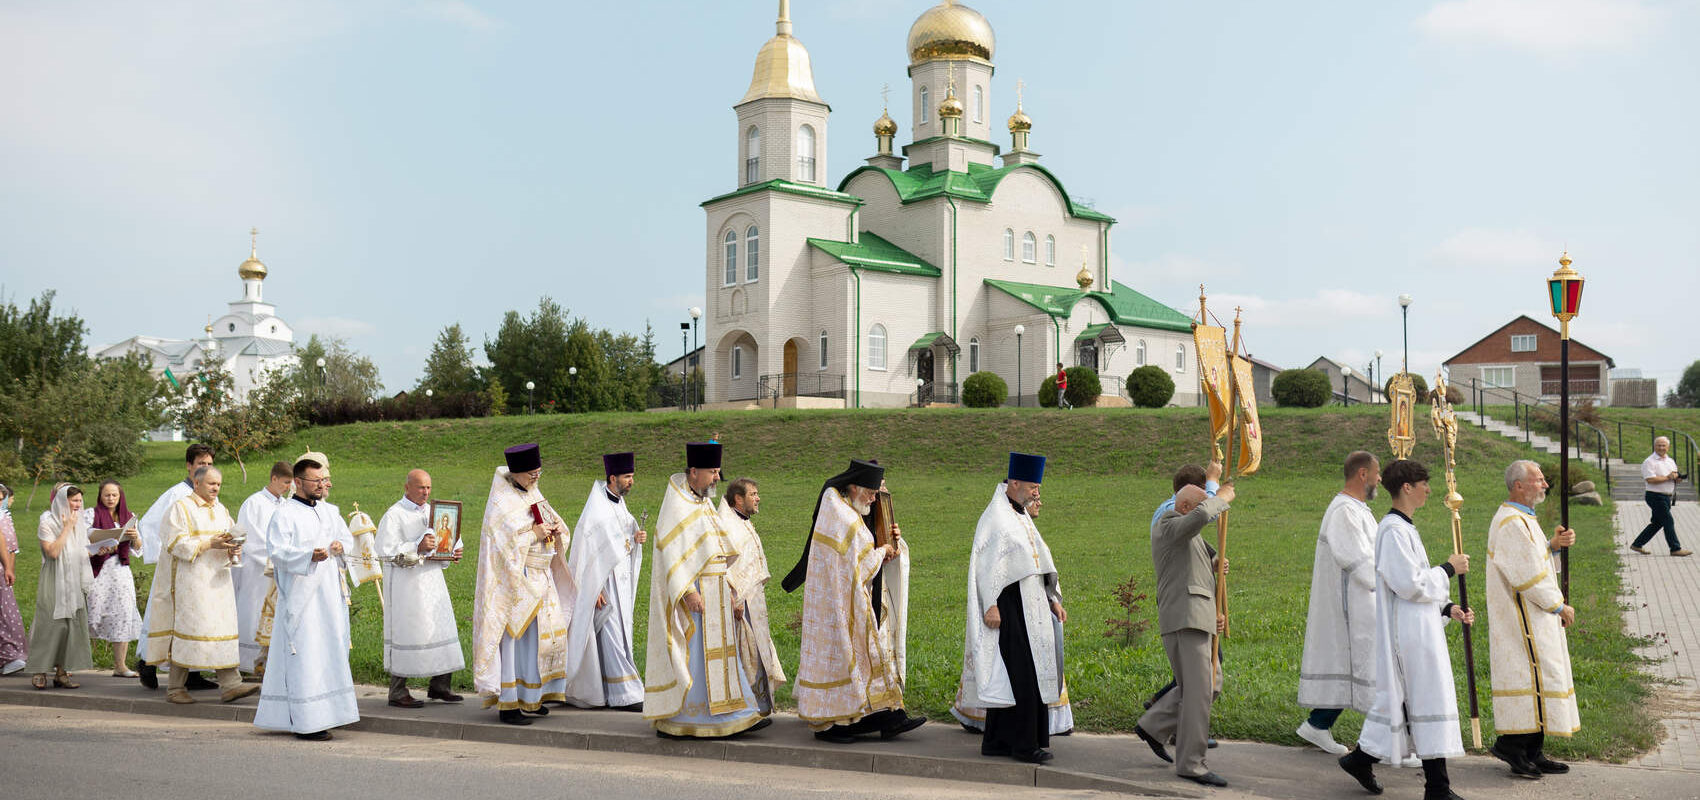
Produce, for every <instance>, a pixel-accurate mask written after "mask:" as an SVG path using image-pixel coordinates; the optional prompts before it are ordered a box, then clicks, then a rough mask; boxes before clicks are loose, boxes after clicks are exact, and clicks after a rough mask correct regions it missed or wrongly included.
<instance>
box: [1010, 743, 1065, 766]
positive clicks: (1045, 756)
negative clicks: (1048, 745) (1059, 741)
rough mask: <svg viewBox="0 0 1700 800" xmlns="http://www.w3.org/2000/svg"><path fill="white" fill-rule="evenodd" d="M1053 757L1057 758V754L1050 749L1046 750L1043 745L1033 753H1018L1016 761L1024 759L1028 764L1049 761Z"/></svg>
mask: <svg viewBox="0 0 1700 800" xmlns="http://www.w3.org/2000/svg"><path fill="white" fill-rule="evenodd" d="M1053 758H1056V754H1055V753H1052V752H1051V751H1049V750H1046V749H1045V748H1043V747H1041V748H1039V749H1037V750H1034V751H1033V752H1031V753H1016V754H1015V760H1016V761H1024V762H1026V763H1028V764H1043V763H1045V762H1047V761H1050V760H1051V759H1053Z"/></svg>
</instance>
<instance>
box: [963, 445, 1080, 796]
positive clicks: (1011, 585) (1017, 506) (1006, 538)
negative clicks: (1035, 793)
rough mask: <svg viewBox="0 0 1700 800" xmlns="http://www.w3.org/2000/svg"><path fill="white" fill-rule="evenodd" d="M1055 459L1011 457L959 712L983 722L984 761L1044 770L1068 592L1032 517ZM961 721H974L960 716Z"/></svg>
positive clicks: (978, 535) (992, 523) (970, 618)
mask: <svg viewBox="0 0 1700 800" xmlns="http://www.w3.org/2000/svg"><path fill="white" fill-rule="evenodd" d="M1044 477H1045V459H1044V457H1043V456H1036V455H1029V454H1026V453H1010V454H1009V470H1008V473H1007V477H1006V478H1005V480H1004V482H1003V483H1000V484H998V488H997V491H995V492H993V493H992V498H991V500H990V502H988V503H987V504H986V510H985V511H983V512H981V514H980V521H979V522H978V524H976V525H975V527H974V544H973V549H972V551H971V553H970V555H969V565H968V593H967V595H966V597H967V617H966V619H965V626H966V627H965V634H964V637H963V647H962V676H961V682H960V688H959V689H958V690H957V705H958V706H960V707H962V708H965V709H968V710H969V711H978V712H980V714H981V715H982V716H983V718H984V720H985V723H984V730H985V732H984V735H983V737H982V739H981V742H980V754H981V755H987V756H1008V757H1011V758H1014V759H1015V760H1017V761H1024V762H1028V763H1033V764H1043V763H1045V762H1047V761H1050V760H1051V757H1052V754H1051V752H1050V751H1049V750H1046V749H1045V748H1046V747H1048V746H1050V733H1051V720H1050V713H1049V706H1050V705H1051V704H1053V703H1056V702H1057V701H1058V700H1059V699H1061V697H1062V692H1063V629H1062V625H1063V622H1064V621H1065V620H1066V619H1067V618H1068V615H1067V612H1066V611H1064V610H1063V606H1062V590H1061V587H1060V585H1059V583H1058V580H1057V568H1056V564H1055V562H1053V561H1052V559H1051V548H1050V547H1049V546H1048V545H1046V544H1045V538H1044V537H1043V536H1041V535H1040V534H1039V528H1038V526H1037V525H1035V524H1034V523H1033V518H1032V516H1031V515H1030V514H1029V513H1028V508H1029V507H1030V506H1031V505H1032V504H1033V503H1035V502H1038V501H1039V499H1040V484H1042V483H1043V482H1044ZM953 711H954V713H956V714H957V716H958V718H959V719H960V718H961V717H962V716H967V714H965V713H964V712H963V711H962V710H961V709H953Z"/></svg>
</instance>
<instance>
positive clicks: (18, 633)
mask: <svg viewBox="0 0 1700 800" xmlns="http://www.w3.org/2000/svg"><path fill="white" fill-rule="evenodd" d="M17 582H18V532H17V531H16V530H14V528H13V526H12V487H10V486H7V485H6V484H3V483H0V675H10V674H12V673H14V672H17V671H18V670H21V669H23V668H24V658H25V657H26V656H28V655H29V638H28V637H26V636H25V635H24V618H23V616H22V615H21V614H19V613H18V598H16V597H14V596H13V595H12V584H14V583H17Z"/></svg>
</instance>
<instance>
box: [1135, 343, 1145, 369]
mask: <svg viewBox="0 0 1700 800" xmlns="http://www.w3.org/2000/svg"><path fill="white" fill-rule="evenodd" d="M1133 364H1134V366H1136V367H1143V366H1145V340H1144V339H1140V340H1139V344H1136V345H1134V346H1133Z"/></svg>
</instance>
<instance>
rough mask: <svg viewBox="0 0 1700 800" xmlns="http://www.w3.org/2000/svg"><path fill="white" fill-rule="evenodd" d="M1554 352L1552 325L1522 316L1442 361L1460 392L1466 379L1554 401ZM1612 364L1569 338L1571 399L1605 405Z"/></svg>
mask: <svg viewBox="0 0 1700 800" xmlns="http://www.w3.org/2000/svg"><path fill="white" fill-rule="evenodd" d="M1558 354H1559V339H1558V329H1556V328H1553V327H1551V326H1549V325H1547V324H1545V323H1542V322H1538V321H1536V320H1534V319H1532V318H1530V317H1529V316H1528V315H1527V314H1522V315H1519V316H1518V317H1517V318H1516V319H1514V320H1511V321H1510V322H1507V323H1505V324H1504V325H1502V326H1500V327H1499V329H1498V330H1495V331H1494V332H1493V333H1490V334H1488V335H1486V336H1484V337H1482V338H1481V340H1480V341H1478V342H1476V343H1475V344H1472V345H1470V346H1469V347H1466V348H1464V349H1463V350H1462V351H1461V352H1459V353H1458V354H1457V355H1455V356H1453V357H1451V358H1449V359H1446V361H1445V362H1444V363H1445V365H1446V368H1447V369H1448V370H1449V372H1450V374H1451V376H1452V385H1454V386H1457V387H1458V388H1459V390H1461V391H1464V392H1466V393H1468V391H1469V389H1470V381H1471V380H1475V381H1476V382H1477V384H1478V385H1481V386H1496V387H1500V388H1503V389H1506V390H1508V391H1515V392H1517V393H1518V394H1519V395H1522V396H1524V397H1539V398H1540V399H1541V400H1544V401H1547V402H1557V401H1558V390H1559V384H1560V383H1561V382H1562V381H1561V379H1560V377H1559V361H1558ZM1616 366H1617V364H1616V362H1614V361H1612V358H1611V356H1608V355H1606V354H1604V353H1601V352H1600V351H1598V350H1595V349H1593V348H1592V347H1589V346H1587V345H1585V344H1583V343H1581V342H1580V341H1577V340H1576V339H1575V338H1571V340H1570V399H1571V402H1575V401H1577V400H1580V399H1582V398H1584V397H1586V398H1592V399H1593V401H1594V402H1595V403H1596V404H1598V405H1602V406H1603V405H1609V404H1610V403H1611V397H1610V391H1609V390H1610V387H1609V385H1608V379H1609V376H1610V370H1611V369H1612V368H1613V367H1616ZM1490 402H1491V400H1490Z"/></svg>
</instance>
